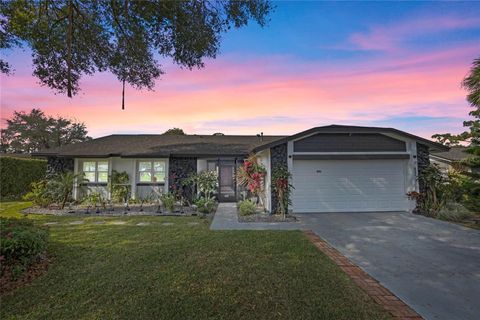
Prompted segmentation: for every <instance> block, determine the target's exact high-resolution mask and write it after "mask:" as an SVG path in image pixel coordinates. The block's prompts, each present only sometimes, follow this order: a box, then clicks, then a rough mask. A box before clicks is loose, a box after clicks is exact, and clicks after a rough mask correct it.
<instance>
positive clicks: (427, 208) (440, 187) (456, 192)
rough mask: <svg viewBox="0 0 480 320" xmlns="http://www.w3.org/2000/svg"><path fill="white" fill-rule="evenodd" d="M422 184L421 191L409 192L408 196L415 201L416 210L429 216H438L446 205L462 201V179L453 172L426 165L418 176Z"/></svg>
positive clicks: (463, 194)
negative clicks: (447, 172) (446, 172)
mask: <svg viewBox="0 0 480 320" xmlns="http://www.w3.org/2000/svg"><path fill="white" fill-rule="evenodd" d="M418 180H419V182H420V183H421V184H422V185H423V186H424V190H423V191H422V192H410V193H408V196H409V197H410V198H411V199H413V200H415V201H416V203H417V211H419V213H421V214H424V215H426V216H429V217H438V215H439V212H441V211H442V210H444V209H445V207H446V206H447V205H449V206H452V205H456V204H457V203H461V202H463V201H464V196H465V190H464V187H463V186H462V183H463V182H462V181H461V180H460V178H459V176H458V175H455V174H454V173H449V174H442V172H441V171H440V170H439V168H438V166H436V165H429V166H428V167H426V168H425V169H424V170H423V171H422V173H421V174H420V176H419V178H418Z"/></svg>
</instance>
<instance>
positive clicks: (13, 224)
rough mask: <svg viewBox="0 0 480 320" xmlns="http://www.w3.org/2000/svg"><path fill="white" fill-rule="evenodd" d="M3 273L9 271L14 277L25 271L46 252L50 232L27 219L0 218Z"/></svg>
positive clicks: (0, 249)
mask: <svg viewBox="0 0 480 320" xmlns="http://www.w3.org/2000/svg"><path fill="white" fill-rule="evenodd" d="M0 230H1V231H2V232H1V234H0V239H1V241H0V261H1V272H2V274H3V272H4V271H5V270H7V269H9V268H10V269H11V270H12V271H13V275H14V276H15V275H18V274H19V273H21V272H23V271H25V270H26V269H27V268H28V267H29V266H30V265H31V264H32V263H33V262H35V260H36V259H38V258H39V257H40V256H41V255H42V254H43V253H44V252H45V250H46V248H47V243H48V231H47V230H46V229H43V228H40V227H37V226H35V225H34V224H33V222H32V221H30V220H27V219H6V218H0Z"/></svg>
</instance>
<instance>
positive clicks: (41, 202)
mask: <svg viewBox="0 0 480 320" xmlns="http://www.w3.org/2000/svg"><path fill="white" fill-rule="evenodd" d="M47 184H48V181H47V180H40V181H38V182H32V183H31V185H30V188H31V191H30V192H28V193H27V194H26V195H24V196H23V200H26V201H32V202H33V204H34V205H37V206H40V207H42V208H45V207H48V206H49V205H50V204H51V203H53V199H52V197H51V196H50V195H49V193H48V192H47Z"/></svg>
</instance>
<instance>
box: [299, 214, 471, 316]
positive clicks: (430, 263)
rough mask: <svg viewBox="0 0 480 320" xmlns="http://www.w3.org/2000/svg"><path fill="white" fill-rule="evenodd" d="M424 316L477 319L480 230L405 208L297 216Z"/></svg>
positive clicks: (305, 226)
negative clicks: (373, 211) (406, 211)
mask: <svg viewBox="0 0 480 320" xmlns="http://www.w3.org/2000/svg"><path fill="white" fill-rule="evenodd" d="M298 216H299V217H300V220H301V224H302V228H306V229H311V230H312V231H314V232H315V233H316V234H317V235H319V236H320V237H322V238H323V239H324V240H326V241H327V242H329V243H330V244H331V245H333V246H334V247H335V248H336V249H337V250H339V251H340V252H342V253H343V254H344V255H345V256H347V257H348V258H350V259H351V260H352V261H353V262H355V263H356V264H357V265H359V266H360V267H362V268H363V269H364V270H365V271H366V272H368V273H369V274H370V275H371V276H373V277H374V278H375V279H377V280H378V281H380V282H381V283H382V284H383V285H384V286H385V287H387V288H388V289H390V290H391V291H392V292H393V293H395V294H396V295H397V296H398V297H399V298H400V299H402V300H403V301H405V302H406V303H407V304H408V305H410V306H411V307H412V308H414V309H415V310H416V311H417V312H418V313H419V314H421V315H422V316H423V317H424V318H426V319H449V320H453V319H472V320H473V319H480V231H478V230H472V229H469V228H464V227H461V226H458V225H455V224H452V223H447V222H442V221H438V220H434V219H430V218H426V217H422V216H418V215H413V214H409V213H318V214H302V215H298Z"/></svg>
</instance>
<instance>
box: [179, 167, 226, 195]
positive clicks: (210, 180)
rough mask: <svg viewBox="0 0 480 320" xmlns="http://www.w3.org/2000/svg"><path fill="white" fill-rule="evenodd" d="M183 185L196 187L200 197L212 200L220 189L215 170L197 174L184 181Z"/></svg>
mask: <svg viewBox="0 0 480 320" xmlns="http://www.w3.org/2000/svg"><path fill="white" fill-rule="evenodd" d="M182 184H183V185H184V186H187V185H191V186H195V187H196V188H197V191H198V193H199V196H200V197H204V198H205V199H207V200H212V199H213V197H214V196H215V193H216V191H217V189H218V173H217V172H216V171H213V170H212V171H208V170H207V171H202V172H199V173H195V174H192V175H190V177H188V178H187V179H185V180H183V181H182Z"/></svg>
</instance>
